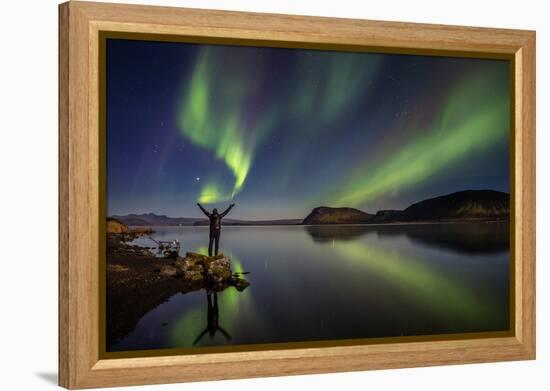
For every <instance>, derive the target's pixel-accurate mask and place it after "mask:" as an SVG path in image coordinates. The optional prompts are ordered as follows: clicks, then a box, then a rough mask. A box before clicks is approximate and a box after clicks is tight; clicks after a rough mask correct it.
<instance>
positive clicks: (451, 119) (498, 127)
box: [331, 72, 510, 206]
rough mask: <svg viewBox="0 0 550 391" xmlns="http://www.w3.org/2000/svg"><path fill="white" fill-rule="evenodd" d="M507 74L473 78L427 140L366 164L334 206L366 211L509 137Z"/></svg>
mask: <svg viewBox="0 0 550 391" xmlns="http://www.w3.org/2000/svg"><path fill="white" fill-rule="evenodd" d="M503 80H506V81H507V80H508V79H507V77H506V75H505V74H502V73H499V72H495V73H493V74H491V75H489V76H487V74H485V75H484V76H481V75H473V76H470V77H469V78H468V79H467V80H465V81H463V82H462V84H461V85H459V86H458V87H456V88H454V89H452V90H451V91H450V94H449V95H448V98H447V100H446V102H445V103H444V105H443V108H442V109H441V110H440V111H439V115H437V116H436V117H435V119H434V120H433V121H432V125H431V126H430V127H429V129H427V130H421V132H417V133H420V134H423V135H421V136H417V137H415V138H414V139H413V140H411V141H410V142H408V143H405V144H404V145H403V146H401V147H400V148H399V149H398V150H396V151H394V152H393V153H392V154H389V155H388V156H387V157H386V158H385V159H384V160H383V161H382V162H381V163H380V164H379V165H376V166H374V167H371V166H369V165H368V164H364V163H363V164H361V163H359V166H357V168H356V169H355V171H354V172H353V173H352V174H351V176H350V177H349V178H347V179H346V182H345V183H344V184H343V185H342V186H341V187H339V189H340V190H339V191H338V192H337V193H336V194H333V197H332V203H331V205H333V206H359V205H362V206H366V204H367V203H368V202H369V201H372V200H376V199H378V198H380V197H383V196H384V195H386V194H395V193H396V192H398V191H400V190H402V189H405V188H408V187H411V186H414V185H417V184H420V183H421V182H422V181H425V180H426V179H428V178H429V177H431V176H434V175H436V174H437V173H439V172H440V171H441V170H442V169H443V168H445V167H448V166H449V165H450V164H451V163H456V162H457V161H460V160H461V159H465V158H467V156H468V155H469V153H471V152H472V151H475V150H478V151H483V149H484V148H486V147H488V146H490V145H491V144H492V143H494V142H496V141H498V140H500V139H502V138H503V136H504V137H507V136H508V134H509V129H510V122H509V98H508V94H509V90H508V84H507V83H503V82H502V81H503Z"/></svg>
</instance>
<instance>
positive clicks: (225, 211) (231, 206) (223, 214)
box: [220, 204, 235, 217]
mask: <svg viewBox="0 0 550 391" xmlns="http://www.w3.org/2000/svg"><path fill="white" fill-rule="evenodd" d="M234 206H235V204H231V205H229V208H227V209H226V210H224V212H223V213H222V214H221V215H220V216H221V217H224V216H225V215H226V214H228V213H229V211H230V210H231V209H233V207H234Z"/></svg>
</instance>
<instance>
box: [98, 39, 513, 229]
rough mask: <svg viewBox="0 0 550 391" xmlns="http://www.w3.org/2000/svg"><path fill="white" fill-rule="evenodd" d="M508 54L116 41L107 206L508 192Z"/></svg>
mask: <svg viewBox="0 0 550 391" xmlns="http://www.w3.org/2000/svg"><path fill="white" fill-rule="evenodd" d="M508 91H509V90H508V62H506V61H502V60H477V59H466V58H462V59H460V58H448V57H428V56H411V55H389V54H387V55H382V54H369V53H343V52H329V51H313V50H298V49H276V48H257V47H237V46H234V47H231V46H214V45H195V44H185V43H168V42H148V41H131V40H115V39H108V41H107V209H108V214H127V213H144V212H153V213H157V214H167V215H170V216H190V217H191V216H199V215H200V212H199V211H198V209H197V207H196V205H195V204H196V202H197V201H198V200H201V201H203V202H204V203H205V206H206V207H208V208H211V207H214V206H218V207H220V206H221V207H223V206H225V205H227V204H229V203H230V202H235V203H236V204H237V207H236V208H235V210H234V212H233V213H232V217H234V218H245V219H269V218H302V217H304V216H305V215H307V214H308V213H309V211H310V210H311V209H312V208H313V207H316V206H320V205H328V206H352V207H357V208H360V209H363V210H366V211H368V212H375V211H376V210H378V209H399V208H403V207H406V206H408V205H409V204H411V203H412V202H416V201H419V200H421V199H424V198H428V197H433V196H437V195H442V194H447V193H450V192H454V191H459V190H465V189H495V190H501V191H507V192H508V191H509V183H510V180H509V118H508V108H509V97H508V94H509V92H508Z"/></svg>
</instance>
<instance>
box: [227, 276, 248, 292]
mask: <svg viewBox="0 0 550 391" xmlns="http://www.w3.org/2000/svg"><path fill="white" fill-rule="evenodd" d="M231 285H233V286H234V287H235V289H237V290H238V291H239V292H242V291H244V290H245V289H246V288H248V286H249V285H250V283H249V282H248V281H246V280H245V279H244V278H236V277H233V278H232V279H231Z"/></svg>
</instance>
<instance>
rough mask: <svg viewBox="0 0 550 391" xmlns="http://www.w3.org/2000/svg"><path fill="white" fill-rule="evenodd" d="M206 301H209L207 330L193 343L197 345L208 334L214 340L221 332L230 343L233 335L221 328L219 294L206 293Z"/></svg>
mask: <svg viewBox="0 0 550 391" xmlns="http://www.w3.org/2000/svg"><path fill="white" fill-rule="evenodd" d="M206 299H207V300H208V312H207V315H206V316H207V322H208V324H207V325H206V328H205V329H204V331H203V332H202V333H200V334H199V336H198V337H197V338H196V339H195V341H194V342H193V345H196V344H197V343H198V342H199V341H200V340H201V338H202V337H204V336H205V335H206V333H208V335H210V338H214V336H215V335H216V332H218V331H219V332H220V333H222V334H223V335H224V337H225V338H226V339H227V340H228V341H230V340H231V335H229V333H228V332H227V331H225V330H224V329H223V327H221V326H220V323H219V318H220V312H219V310H218V294H217V293H215V292H214V293H206Z"/></svg>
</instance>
